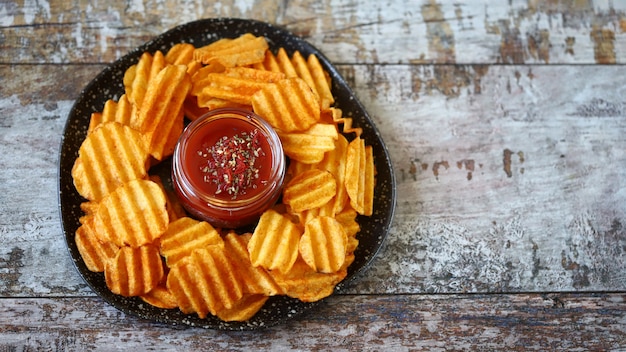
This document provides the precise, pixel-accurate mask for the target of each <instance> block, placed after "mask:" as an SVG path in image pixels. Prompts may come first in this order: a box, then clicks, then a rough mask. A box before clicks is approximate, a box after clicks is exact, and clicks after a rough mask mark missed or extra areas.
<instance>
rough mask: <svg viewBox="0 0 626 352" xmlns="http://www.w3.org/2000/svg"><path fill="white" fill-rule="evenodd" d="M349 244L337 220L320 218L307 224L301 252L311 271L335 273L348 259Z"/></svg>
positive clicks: (301, 241) (327, 217) (301, 242)
mask: <svg viewBox="0 0 626 352" xmlns="http://www.w3.org/2000/svg"><path fill="white" fill-rule="evenodd" d="M347 242H348V236H347V235H346V233H345V231H344V230H343V227H342V226H341V224H340V223H339V222H338V221H337V220H335V218H333V217H330V216H319V217H316V218H314V219H313V220H311V221H309V222H307V223H306V225H305V227H304V234H303V235H302V238H300V247H299V251H300V255H301V256H302V259H303V260H304V262H305V263H307V265H308V266H310V267H311V269H313V270H315V271H318V272H321V273H334V272H336V271H338V270H339V269H341V267H342V266H343V263H344V261H345V259H346V246H347Z"/></svg>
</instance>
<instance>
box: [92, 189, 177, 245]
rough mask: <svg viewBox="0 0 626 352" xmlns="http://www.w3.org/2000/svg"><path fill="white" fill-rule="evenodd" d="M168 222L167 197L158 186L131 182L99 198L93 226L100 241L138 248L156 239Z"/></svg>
mask: <svg viewBox="0 0 626 352" xmlns="http://www.w3.org/2000/svg"><path fill="white" fill-rule="evenodd" d="M168 222H169V216H168V214H167V209H166V197H165V194H164V193H163V190H161V188H160V187H159V185H157V184H156V183H154V182H152V181H150V180H133V181H129V182H127V183H124V184H123V185H121V186H120V187H118V188H117V189H115V191H113V192H111V193H110V194H109V195H107V196H106V197H105V198H104V199H102V202H101V203H100V206H99V207H98V211H97V212H96V214H95V222H94V226H95V228H96V229H97V235H98V238H100V240H102V241H110V242H113V243H115V244H116V245H118V246H120V247H122V246H131V247H140V246H142V245H145V244H148V243H153V242H154V241H155V240H156V239H158V238H159V237H160V236H161V235H162V234H163V232H165V230H166V229H167V225H168Z"/></svg>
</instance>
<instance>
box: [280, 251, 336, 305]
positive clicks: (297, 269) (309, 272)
mask: <svg viewBox="0 0 626 352" xmlns="http://www.w3.org/2000/svg"><path fill="white" fill-rule="evenodd" d="M270 274H271V275H272V277H273V278H274V280H275V281H276V283H277V284H278V285H279V286H280V287H281V288H282V289H283V291H284V292H285V295H287V296H289V297H292V298H297V299H299V300H301V301H303V302H316V301H319V300H321V299H322V298H325V297H328V296H330V295H331V294H332V293H333V291H334V290H335V286H336V285H337V284H338V283H339V282H341V280H343V279H344V278H345V277H346V275H347V270H346V269H345V268H342V269H341V270H339V271H337V272H334V273H331V274H325V273H318V272H317V271H315V270H313V269H311V267H309V266H308V265H307V263H305V262H304V260H302V258H300V257H298V260H297V261H296V262H295V263H294V265H293V267H292V268H291V270H289V271H288V272H286V273H281V272H280V271H271V272H270Z"/></svg>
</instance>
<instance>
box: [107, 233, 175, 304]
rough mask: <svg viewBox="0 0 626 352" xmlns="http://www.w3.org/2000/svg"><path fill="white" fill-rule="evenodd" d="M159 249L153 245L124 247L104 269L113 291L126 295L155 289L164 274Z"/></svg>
mask: <svg viewBox="0 0 626 352" xmlns="http://www.w3.org/2000/svg"><path fill="white" fill-rule="evenodd" d="M164 273H165V272H164V269H163V262H162V261H161V256H160V255H159V250H158V249H157V248H156V247H155V246H152V245H145V246H141V247H137V248H132V247H122V248H120V250H119V251H118V252H117V254H116V255H115V258H113V259H112V260H111V261H109V262H107V265H106V267H105V269H104V278H105V281H106V284H107V287H108V288H109V289H110V290H111V292H113V293H115V294H118V295H122V296H125V297H132V296H141V295H144V294H146V293H148V292H150V291H151V290H152V289H154V288H155V287H156V286H157V285H158V284H159V282H160V281H161V279H162V278H163V275H164Z"/></svg>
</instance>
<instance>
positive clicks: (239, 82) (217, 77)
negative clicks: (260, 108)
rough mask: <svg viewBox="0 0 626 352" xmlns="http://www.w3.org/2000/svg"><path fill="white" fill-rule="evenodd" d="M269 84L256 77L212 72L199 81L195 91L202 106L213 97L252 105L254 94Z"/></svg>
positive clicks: (205, 105)
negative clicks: (250, 77) (255, 78)
mask: <svg viewBox="0 0 626 352" xmlns="http://www.w3.org/2000/svg"><path fill="white" fill-rule="evenodd" d="M268 85H270V83H268V82H262V81H257V80H254V79H249V78H242V77H232V76H228V75H227V74H225V73H210V74H208V75H207V77H206V78H205V79H204V80H202V81H198V82H197V84H196V86H195V87H194V89H195V91H194V92H193V93H195V94H196V95H197V97H198V105H199V106H201V107H207V103H206V102H207V101H210V100H211V99H220V100H225V101H229V102H232V103H236V104H241V105H252V97H253V96H254V94H255V93H256V92H258V91H259V90H261V89H262V88H263V87H266V86H268Z"/></svg>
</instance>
